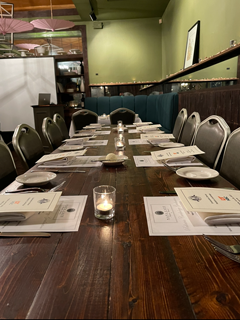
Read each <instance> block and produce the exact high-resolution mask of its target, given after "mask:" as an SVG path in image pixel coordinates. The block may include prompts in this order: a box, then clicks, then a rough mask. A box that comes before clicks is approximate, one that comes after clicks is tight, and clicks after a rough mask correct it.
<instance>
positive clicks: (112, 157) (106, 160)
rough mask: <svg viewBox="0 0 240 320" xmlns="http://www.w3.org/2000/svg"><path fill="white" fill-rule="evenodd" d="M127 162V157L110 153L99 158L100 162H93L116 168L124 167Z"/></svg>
mask: <svg viewBox="0 0 240 320" xmlns="http://www.w3.org/2000/svg"><path fill="white" fill-rule="evenodd" d="M127 160H129V159H128V157H127V156H125V155H116V154H114V153H109V154H108V155H107V156H102V157H99V159H98V160H93V162H101V163H103V164H104V165H105V166H109V167H114V166H120V165H123V164H124V162H125V161H127Z"/></svg>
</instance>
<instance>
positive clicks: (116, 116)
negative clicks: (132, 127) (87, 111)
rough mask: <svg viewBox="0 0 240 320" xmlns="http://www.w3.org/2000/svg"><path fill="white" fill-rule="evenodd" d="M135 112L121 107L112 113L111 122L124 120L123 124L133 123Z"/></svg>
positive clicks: (115, 122)
mask: <svg viewBox="0 0 240 320" xmlns="http://www.w3.org/2000/svg"><path fill="white" fill-rule="evenodd" d="M135 116H136V114H135V112H134V111H132V110H129V109H127V108H119V109H116V110H114V111H112V112H111V113H110V121H111V124H117V122H118V121H120V120H121V121H122V122H123V124H133V123H134V121H135Z"/></svg>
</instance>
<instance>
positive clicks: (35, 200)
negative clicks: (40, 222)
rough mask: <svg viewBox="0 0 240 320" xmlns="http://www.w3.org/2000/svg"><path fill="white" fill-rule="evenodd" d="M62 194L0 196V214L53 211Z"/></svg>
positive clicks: (42, 193)
mask: <svg viewBox="0 0 240 320" xmlns="http://www.w3.org/2000/svg"><path fill="white" fill-rule="evenodd" d="M61 194H62V192H39V193H26V194H19V193H14V194H10V195H0V212H10V213H11V212H33V211H36V212H38V211H53V210H54V209H55V207H56V205H57V203H58V201H59V199H60V197H61Z"/></svg>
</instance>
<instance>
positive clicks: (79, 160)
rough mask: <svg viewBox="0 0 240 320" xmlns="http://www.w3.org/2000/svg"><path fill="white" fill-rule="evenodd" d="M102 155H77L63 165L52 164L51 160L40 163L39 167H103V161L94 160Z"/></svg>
mask: <svg viewBox="0 0 240 320" xmlns="http://www.w3.org/2000/svg"><path fill="white" fill-rule="evenodd" d="M101 157H102V156H84V157H76V158H72V159H70V161H69V162H68V164H66V165H62V164H59V165H58V164H57V165H56V163H54V164H51V163H50V162H49V163H48V164H46V163H45V164H44V165H39V166H38V169H41V168H55V169H59V168H61V169H67V168H94V167H101V166H102V163H101V162H92V161H93V160H99V159H100V158H101Z"/></svg>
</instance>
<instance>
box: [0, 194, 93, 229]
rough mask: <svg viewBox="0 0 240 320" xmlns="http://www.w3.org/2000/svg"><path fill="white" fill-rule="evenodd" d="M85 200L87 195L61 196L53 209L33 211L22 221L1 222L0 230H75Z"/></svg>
mask: <svg viewBox="0 0 240 320" xmlns="http://www.w3.org/2000/svg"><path fill="white" fill-rule="evenodd" d="M28 196H29V195H28ZM86 201H87V196H64V197H61V198H60V200H59V202H58V204H57V206H56V208H55V209H54V211H52V212H40V213H35V214H33V215H32V216H31V217H29V218H28V219H27V220H25V221H23V222H9V223H6V222H1V223H0V232H77V231H78V229H79V226H80V223H81V219H82V215H83V212H84V209H85V205H86Z"/></svg>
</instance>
